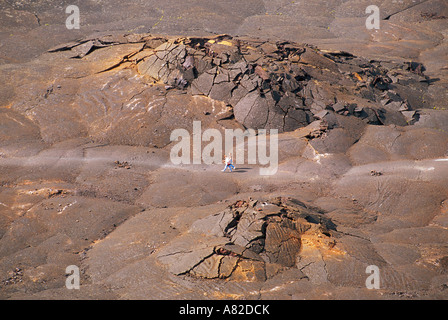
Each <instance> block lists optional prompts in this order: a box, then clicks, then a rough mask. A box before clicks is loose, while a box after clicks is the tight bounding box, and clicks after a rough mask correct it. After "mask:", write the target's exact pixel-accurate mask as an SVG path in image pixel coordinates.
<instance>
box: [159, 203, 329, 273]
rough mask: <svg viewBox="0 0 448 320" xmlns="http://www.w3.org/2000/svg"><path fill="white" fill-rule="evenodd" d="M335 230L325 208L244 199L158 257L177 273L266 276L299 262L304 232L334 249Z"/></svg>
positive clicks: (197, 224) (199, 222) (195, 227)
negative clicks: (332, 233)
mask: <svg viewBox="0 0 448 320" xmlns="http://www.w3.org/2000/svg"><path fill="white" fill-rule="evenodd" d="M334 230H336V226H335V225H334V224H333V223H332V222H331V220H330V219H329V218H327V217H325V215H324V214H323V213H322V212H319V211H318V209H316V208H309V207H307V206H306V205H305V204H304V203H302V202H300V201H298V200H296V199H289V198H281V197H280V198H275V199H271V200H267V201H257V200H251V199H249V200H248V201H243V200H239V201H237V202H235V203H233V204H231V205H229V207H228V208H227V209H226V210H224V211H221V212H218V213H216V214H212V215H210V216H208V217H205V218H203V219H200V220H197V221H196V222H195V223H193V225H192V226H191V228H190V230H189V232H188V233H186V234H184V235H182V236H181V237H179V238H177V239H175V240H173V241H172V243H170V244H169V245H168V246H167V247H165V248H163V249H162V250H161V251H160V252H159V254H158V257H159V259H160V261H161V262H163V263H165V264H167V265H168V268H169V270H170V271H171V272H172V273H174V274H176V275H181V274H188V275H191V276H195V277H201V278H228V279H230V280H245V281H265V280H266V279H269V278H271V277H272V276H274V275H276V274H278V273H279V272H281V271H284V270H286V269H288V268H292V267H296V264H297V262H298V260H299V252H300V249H301V236H302V235H303V234H305V233H306V234H307V235H313V237H315V238H319V239H320V241H321V243H322V246H324V247H325V246H326V247H327V249H330V250H331V249H332V248H333V247H334V246H335V245H336V240H335V239H334V238H332V236H331V232H332V231H334Z"/></svg>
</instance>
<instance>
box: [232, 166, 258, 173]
mask: <svg viewBox="0 0 448 320" xmlns="http://www.w3.org/2000/svg"><path fill="white" fill-rule="evenodd" d="M252 169H253V168H239V167H238V168H236V169H234V170H233V171H232V173H244V172H247V171H248V170H252Z"/></svg>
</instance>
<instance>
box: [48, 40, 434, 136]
mask: <svg viewBox="0 0 448 320" xmlns="http://www.w3.org/2000/svg"><path fill="white" fill-rule="evenodd" d="M120 45H122V46H128V48H129V49H128V50H127V51H126V52H127V53H125V54H122V55H121V56H120V58H119V59H117V60H116V62H115V63H112V64H111V65H109V66H107V67H104V68H103V69H100V70H98V72H104V71H107V70H111V69H113V68H117V67H119V66H120V65H122V64H125V65H126V63H127V66H135V68H136V70H137V71H138V73H139V74H141V75H144V76H146V77H147V79H148V81H149V82H151V81H153V82H159V83H162V84H164V85H165V89H166V90H170V89H175V90H179V91H180V92H182V91H183V92H185V93H188V95H192V96H196V95H203V96H207V97H209V98H211V99H213V100H215V101H220V102H222V103H223V104H224V105H226V106H227V107H231V110H230V109H229V110H225V108H223V110H222V113H221V114H220V119H225V118H226V117H227V118H228V117H230V116H232V113H233V115H234V117H235V119H236V120H237V121H238V122H239V123H240V124H242V125H243V126H244V127H246V128H252V129H278V130H279V132H283V131H293V130H295V129H297V128H300V127H303V126H306V125H308V124H310V123H311V122H313V121H315V120H318V119H319V120H322V119H323V120H325V121H327V122H330V123H331V122H332V120H331V119H332V118H333V114H340V115H344V116H356V117H358V118H360V119H362V120H363V121H364V122H365V123H368V124H375V125H389V124H395V125H399V126H405V125H408V124H413V123H415V122H416V121H417V120H418V119H419V113H418V111H417V109H418V108H420V107H421V101H423V100H425V99H426V101H430V98H429V97H427V93H426V91H427V88H428V86H429V84H430V82H431V79H429V78H428V77H426V76H425V75H424V73H423V71H424V67H423V66H422V65H421V64H419V63H415V62H410V63H394V62H381V61H374V60H371V61H369V60H366V59H363V58H360V57H356V56H354V55H352V54H350V53H348V52H343V51H328V50H319V49H318V48H316V47H313V46H309V45H301V44H297V43H292V42H287V41H278V42H272V41H262V40H254V39H248V38H243V37H240V38H238V37H231V36H228V35H220V36H216V37H209V38H207V37H203V38H199V37H192V38H175V37H163V36H151V35H140V37H138V36H130V35H128V36H122V37H115V38H111V37H107V36H105V37H99V38H93V39H91V38H89V39H86V40H83V41H80V42H79V43H70V44H66V45H63V46H59V47H56V48H53V49H51V50H50V52H57V51H63V50H70V52H71V54H70V57H72V58H82V57H86V56H88V55H89V54H91V53H92V52H93V51H94V50H96V49H102V48H104V47H109V46H120ZM151 79H152V80H151ZM410 88H412V89H410ZM416 92H418V96H417V95H416ZM139 95H140V94H139Z"/></svg>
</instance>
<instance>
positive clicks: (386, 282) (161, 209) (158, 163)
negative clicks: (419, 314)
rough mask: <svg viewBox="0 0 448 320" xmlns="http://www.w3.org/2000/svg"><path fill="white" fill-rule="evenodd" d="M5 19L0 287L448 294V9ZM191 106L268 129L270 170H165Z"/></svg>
mask: <svg viewBox="0 0 448 320" xmlns="http://www.w3.org/2000/svg"><path fill="white" fill-rule="evenodd" d="M68 4H77V5H79V7H80V11H81V29H80V30H67V29H66V28H65V19H66V17H67V14H65V7H66V6H67V5H68ZM370 4H376V5H378V6H379V7H380V10H381V18H382V20H381V28H380V29H379V30H372V31H369V30H367V29H366V28H365V19H366V16H367V15H366V14H365V12H364V11H365V8H366V7H367V6H368V5H370ZM0 16H1V19H0V25H1V29H0V39H1V42H0V63H1V65H0V69H1V72H0V81H1V82H0V84H1V85H0V297H1V298H2V299H30V298H32V299H85V298H88V299H90V298H91V299H222V298H228V299H233V298H235V299H303V298H305V299H307V298H308V299H310V298H312V299H352V298H360V299H446V298H447V297H448V247H447V243H448V241H447V240H448V231H447V227H448V179H447V177H448V111H446V108H447V104H446V101H448V99H447V98H448V97H447V94H448V91H447V84H448V69H447V67H448V65H447V42H446V35H447V30H448V29H447V20H446V19H447V18H446V17H448V8H447V5H446V3H445V2H444V1H435V0H432V1H431V0H429V1H376V2H373V3H370V2H368V3H367V2H364V1H331V2H328V1H283V0H278V1H261V0H260V1H258V0H253V1H252V0H251V1H244V2H242V3H240V2H234V1H224V2H222V1H221V2H219V3H218V2H215V3H210V1H184V2H182V3H180V2H178V1H163V2H156V1H121V2H120V3H114V4H111V3H103V1H82V2H79V3H65V2H64V1H63V2H61V3H60V4H58V5H56V6H55V5H53V4H51V2H49V1H37V2H35V1H32V2H31V1H17V2H12V1H6V0H4V1H0ZM218 34H228V35H226V36H224V35H222V36H218ZM193 120H200V121H201V122H202V126H203V129H205V128H215V129H218V130H220V131H221V132H222V131H223V130H224V129H225V128H232V129H237V128H244V126H245V127H248V128H254V129H279V135H278V139H279V161H280V163H279V170H278V172H277V173H276V174H275V175H273V176H261V175H259V166H258V165H253V164H237V170H236V171H234V172H233V173H232V174H230V173H222V172H220V169H222V167H221V166H220V165H206V164H197V165H173V164H172V163H171V161H170V150H171V147H172V143H170V140H169V136H170V133H171V132H172V130H174V129H177V128H185V129H187V130H189V131H191V129H192V122H193ZM69 265H77V266H79V267H80V268H81V271H82V279H81V289H80V290H68V289H66V288H65V280H66V273H65V268H66V267H67V266H69ZM369 265H376V266H378V267H379V270H380V275H381V284H380V289H377V290H368V289H367V288H366V286H365V281H366V278H367V276H368V274H366V267H367V266H369Z"/></svg>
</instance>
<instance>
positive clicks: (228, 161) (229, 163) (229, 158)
mask: <svg viewBox="0 0 448 320" xmlns="http://www.w3.org/2000/svg"><path fill="white" fill-rule="evenodd" d="M223 162H224V163H225V164H226V166H225V167H224V169H223V170H222V172H224V171H226V170H227V168H229V170H230V172H232V169H235V166H234V165H233V164H232V154H231V153H229V155H228V156H226V157H225V159H224V161H223Z"/></svg>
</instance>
